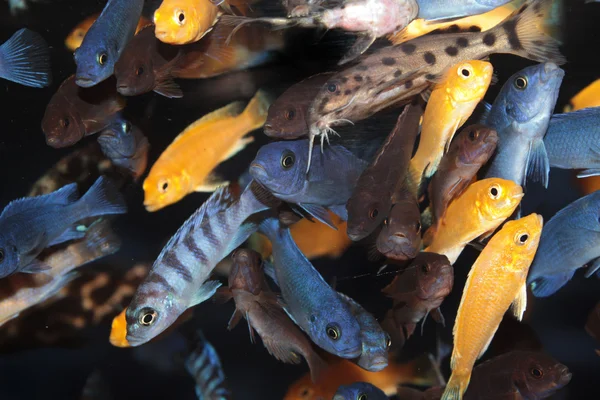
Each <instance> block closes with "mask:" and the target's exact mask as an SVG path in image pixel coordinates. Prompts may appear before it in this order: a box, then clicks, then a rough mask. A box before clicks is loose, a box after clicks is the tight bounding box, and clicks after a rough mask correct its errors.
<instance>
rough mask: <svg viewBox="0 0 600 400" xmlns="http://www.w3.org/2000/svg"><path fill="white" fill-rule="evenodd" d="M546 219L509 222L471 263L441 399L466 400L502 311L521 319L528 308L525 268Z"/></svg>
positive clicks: (455, 323)
mask: <svg viewBox="0 0 600 400" xmlns="http://www.w3.org/2000/svg"><path fill="white" fill-rule="evenodd" d="M543 223H544V222H543V218H542V216H541V215H538V214H530V215H528V216H526V217H523V218H520V219H518V220H513V221H508V222H507V223H506V224H504V226H503V227H502V228H501V229H500V230H499V231H498V233H496V234H495V235H494V236H492V238H491V239H490V241H489V242H488V244H487V245H486V246H485V248H484V249H483V251H482V252H481V254H479V257H477V260H476V261H475V263H474V264H473V266H472V267H471V270H470V271H469V275H468V278H467V282H466V283H465V288H464V290H463V294H462V297H461V300H460V305H459V307H458V313H457V315H456V320H455V322H454V329H453V331H452V333H453V336H454V348H453V350H452V358H451V361H450V367H451V368H452V375H451V376H450V380H449V381H448V384H447V385H446V389H445V390H444V394H443V395H442V399H443V400H450V399H462V398H463V393H464V392H465V391H466V390H467V387H468V386H469V381H470V378H471V372H472V369H473V365H474V364H475V361H476V360H477V359H478V358H480V357H481V356H482V355H483V354H484V353H485V351H486V350H487V348H488V346H489V344H490V342H491V341H492V338H493V337H494V334H495V333H496V330H497V329H498V326H499V325H500V321H501V320H502V317H503V316H504V313H505V312H506V311H507V310H508V308H509V307H511V304H512V313H513V315H514V316H515V317H516V318H517V319H518V320H521V319H522V318H523V313H524V312H525V308H526V307H527V285H526V282H525V281H526V278H527V272H528V271H529V267H530V265H531V262H532V261H533V257H534V256H535V253H536V251H537V248H538V245H539V243H540V236H541V234H542V226H543Z"/></svg>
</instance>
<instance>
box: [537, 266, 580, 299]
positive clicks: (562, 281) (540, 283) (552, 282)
mask: <svg viewBox="0 0 600 400" xmlns="http://www.w3.org/2000/svg"><path fill="white" fill-rule="evenodd" d="M574 273H575V271H568V272H566V273H563V274H556V275H547V276H539V277H537V278H535V279H533V280H532V281H531V282H529V286H530V287H531V292H532V293H533V295H534V296H535V297H548V296H551V295H553V294H554V293H556V292H557V291H558V290H559V289H560V288H562V287H563V286H564V285H566V284H567V282H569V281H570V280H571V278H573V275H574Z"/></svg>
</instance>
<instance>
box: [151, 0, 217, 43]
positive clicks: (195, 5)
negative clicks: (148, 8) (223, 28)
mask: <svg viewBox="0 0 600 400" xmlns="http://www.w3.org/2000/svg"><path fill="white" fill-rule="evenodd" d="M221 14H222V13H221V9H220V8H219V6H216V5H214V4H213V3H212V2H211V1H210V0H163V2H162V3H161V5H160V7H158V9H157V10H156V11H155V12H154V24H155V25H156V27H155V30H154V32H155V35H156V38H157V39H158V40H160V41H161V42H165V43H169V44H188V43H194V42H197V41H198V40H200V39H201V38H202V37H203V36H204V35H206V34H207V33H208V32H210V31H211V29H212V28H213V26H214V25H215V23H216V22H217V20H218V19H219V17H220V16H221Z"/></svg>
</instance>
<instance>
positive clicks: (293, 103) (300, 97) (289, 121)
mask: <svg viewBox="0 0 600 400" xmlns="http://www.w3.org/2000/svg"><path fill="white" fill-rule="evenodd" d="M332 74H333V72H323V73H320V74H316V75H312V76H310V77H308V78H306V79H303V80H301V81H300V82H298V83H296V84H294V85H292V86H290V87H289V88H288V89H287V90H286V91H285V92H283V93H282V94H281V96H279V97H278V98H277V99H276V100H275V101H274V102H273V104H271V107H269V112H268V114H267V122H265V126H264V129H263V131H264V133H265V135H267V136H268V137H271V138H277V139H286V140H289V139H297V138H299V137H302V136H306V135H308V131H309V130H308V122H307V117H308V107H309V106H310V103H311V102H312V100H313V99H314V97H315V96H316V94H317V93H318V91H319V89H321V85H322V84H323V83H325V81H327V79H328V78H329V77H330V76H331V75H332Z"/></svg>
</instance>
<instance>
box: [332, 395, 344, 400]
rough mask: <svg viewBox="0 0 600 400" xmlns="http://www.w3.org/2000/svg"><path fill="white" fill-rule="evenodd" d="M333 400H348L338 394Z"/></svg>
mask: <svg viewBox="0 0 600 400" xmlns="http://www.w3.org/2000/svg"><path fill="white" fill-rule="evenodd" d="M333 400H346V398H345V397H344V395H343V394H336V395H335V396H333Z"/></svg>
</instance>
